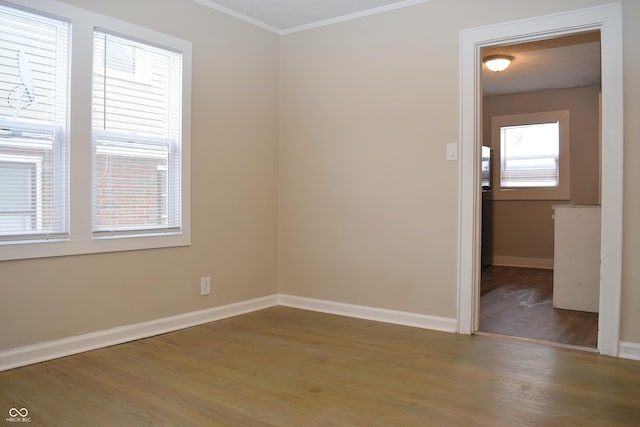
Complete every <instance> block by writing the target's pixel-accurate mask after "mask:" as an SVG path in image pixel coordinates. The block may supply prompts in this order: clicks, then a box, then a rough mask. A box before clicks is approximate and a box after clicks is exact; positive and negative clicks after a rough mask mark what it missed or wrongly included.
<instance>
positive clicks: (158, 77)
mask: <svg viewBox="0 0 640 427" xmlns="http://www.w3.org/2000/svg"><path fill="white" fill-rule="evenodd" d="M93 41H94V54H93V55H94V56H93V104H92V105H93V108H92V110H93V119H92V122H93V164H94V172H93V173H94V176H93V185H94V189H93V193H94V194H93V235H94V236H96V237H100V236H113V235H126V234H129V235H140V234H144V233H159V232H162V233H167V232H179V231H180V227H181V216H180V214H181V209H180V202H181V198H180V188H181V186H180V179H181V173H180V164H181V163H180V156H181V154H180V151H181V150H180V148H181V140H180V136H181V120H180V119H181V117H182V115H181V105H182V94H181V89H182V80H181V77H182V70H181V66H182V55H181V54H180V53H178V52H174V51H170V50H166V49H163V48H159V47H156V46H151V45H148V44H144V43H141V42H138V41H133V40H129V39H126V38H122V37H119V36H115V35H112V34H108V33H106V32H104V31H95V32H94V38H93ZM141 70H142V71H141ZM151 70H153V72H151ZM140 76H146V78H144V79H141V78H140ZM159 168H162V169H163V170H164V171H165V174H164V175H165V176H166V180H167V185H165V186H158V170H159Z"/></svg>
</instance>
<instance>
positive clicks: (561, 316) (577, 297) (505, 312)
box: [479, 31, 602, 349]
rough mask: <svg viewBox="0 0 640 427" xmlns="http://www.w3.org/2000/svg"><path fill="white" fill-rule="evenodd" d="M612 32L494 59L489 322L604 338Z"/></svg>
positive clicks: (487, 125)
mask: <svg viewBox="0 0 640 427" xmlns="http://www.w3.org/2000/svg"><path fill="white" fill-rule="evenodd" d="M600 52H601V46H600V31H585V32H579V33H575V34H569V35H563V36H558V37H553V38H546V39H542V40H536V41H528V42H524V43H513V44H506V45H495V46H487V47H484V48H483V49H482V58H483V59H484V60H487V59H489V58H499V59H503V60H507V61H511V63H510V65H509V66H508V68H506V69H504V70H501V71H498V72H496V71H492V70H490V69H489V68H488V65H489V64H483V65H482V74H481V76H482V119H481V123H482V132H481V141H480V144H481V145H482V153H483V154H482V165H481V170H482V189H483V190H482V203H481V206H482V207H481V209H482V215H481V216H482V232H481V242H482V243H481V247H482V251H481V252H482V254H481V259H482V260H481V263H482V268H481V270H480V276H481V277H480V306H479V331H480V332H485V333H492V334H499V335H507V336H514V337H520V338H528V339H535V340H542V341H550V342H554V343H559V344H565V345H572V346H579V347H587V348H593V349H595V348H597V338H598V297H599V291H600V290H599V285H600V271H599V261H600V258H599V255H600V204H601V179H602V173H601V171H602V167H601V157H602V155H601V152H602V150H601V137H600V135H601V128H600V123H601V120H600V117H601V102H600V97H601V58H600Z"/></svg>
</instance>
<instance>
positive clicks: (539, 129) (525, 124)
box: [491, 110, 570, 200]
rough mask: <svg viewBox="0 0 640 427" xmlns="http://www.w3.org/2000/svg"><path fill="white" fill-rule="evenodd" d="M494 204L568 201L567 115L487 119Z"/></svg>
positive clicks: (564, 111)
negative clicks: (491, 156) (489, 130)
mask: <svg viewBox="0 0 640 427" xmlns="http://www.w3.org/2000/svg"><path fill="white" fill-rule="evenodd" d="M491 145H492V147H493V150H494V153H495V156H496V161H495V165H496V167H494V171H493V182H494V186H493V188H494V195H493V198H494V200H568V199H569V198H570V182H569V181H570V178H569V177H570V174H569V168H570V165H569V111H568V110H563V111H549V112H543V113H529V114H516V115H509V116H496V117H492V119H491Z"/></svg>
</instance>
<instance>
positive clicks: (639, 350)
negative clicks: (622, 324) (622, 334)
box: [619, 341, 640, 360]
mask: <svg viewBox="0 0 640 427" xmlns="http://www.w3.org/2000/svg"><path fill="white" fill-rule="evenodd" d="M619 356H620V357H621V358H623V359H632V360H640V343H636V342H625V341H620V353H619Z"/></svg>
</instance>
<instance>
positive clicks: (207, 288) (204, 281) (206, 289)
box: [200, 276, 211, 295]
mask: <svg viewBox="0 0 640 427" xmlns="http://www.w3.org/2000/svg"><path fill="white" fill-rule="evenodd" d="M210 293H211V277H209V276H207V277H201V278H200V295H209V294H210Z"/></svg>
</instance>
